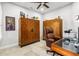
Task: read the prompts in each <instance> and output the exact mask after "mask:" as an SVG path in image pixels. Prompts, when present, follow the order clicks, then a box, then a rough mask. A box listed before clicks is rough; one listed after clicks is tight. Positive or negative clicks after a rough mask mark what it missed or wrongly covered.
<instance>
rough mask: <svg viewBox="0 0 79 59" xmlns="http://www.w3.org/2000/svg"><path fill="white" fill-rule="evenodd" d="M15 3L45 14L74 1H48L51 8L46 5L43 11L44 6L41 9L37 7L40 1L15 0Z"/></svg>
mask: <svg viewBox="0 0 79 59" xmlns="http://www.w3.org/2000/svg"><path fill="white" fill-rule="evenodd" d="M13 4H16V5H18V6H21V7H24V8H27V9H29V10H32V11H35V12H38V13H41V14H45V13H48V12H51V11H54V10H56V9H59V8H62V7H64V6H67V5H70V4H72V2H49V3H47V5H48V6H49V7H50V8H45V7H44V11H41V8H42V6H41V7H40V8H39V9H37V7H38V5H39V4H40V3H34V2H13Z"/></svg>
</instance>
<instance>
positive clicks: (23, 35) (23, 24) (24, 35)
mask: <svg viewBox="0 0 79 59" xmlns="http://www.w3.org/2000/svg"><path fill="white" fill-rule="evenodd" d="M27 34H28V32H27V21H26V20H25V19H22V20H21V45H25V44H27V43H28V36H27Z"/></svg>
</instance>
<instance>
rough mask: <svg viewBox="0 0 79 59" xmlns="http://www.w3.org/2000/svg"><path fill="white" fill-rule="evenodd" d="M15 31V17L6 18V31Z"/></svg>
mask: <svg viewBox="0 0 79 59" xmlns="http://www.w3.org/2000/svg"><path fill="white" fill-rule="evenodd" d="M14 30H15V17H10V16H6V31H14Z"/></svg>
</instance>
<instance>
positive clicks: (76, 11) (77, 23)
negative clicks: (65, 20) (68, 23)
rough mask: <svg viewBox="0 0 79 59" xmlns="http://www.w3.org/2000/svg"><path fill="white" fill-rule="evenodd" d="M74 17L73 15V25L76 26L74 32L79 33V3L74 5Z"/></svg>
mask: <svg viewBox="0 0 79 59" xmlns="http://www.w3.org/2000/svg"><path fill="white" fill-rule="evenodd" d="M72 11H73V13H72V15H73V24H74V26H73V27H74V31H75V32H77V31H78V27H79V20H78V21H77V20H76V19H77V15H79V2H75V3H73V5H72Z"/></svg>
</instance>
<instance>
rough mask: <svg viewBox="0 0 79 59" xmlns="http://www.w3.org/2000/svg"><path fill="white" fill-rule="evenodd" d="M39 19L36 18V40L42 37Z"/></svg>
mask: <svg viewBox="0 0 79 59" xmlns="http://www.w3.org/2000/svg"><path fill="white" fill-rule="evenodd" d="M39 23H40V22H39V20H35V23H34V24H35V40H36V41H38V40H39V39H40V25H39Z"/></svg>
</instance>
